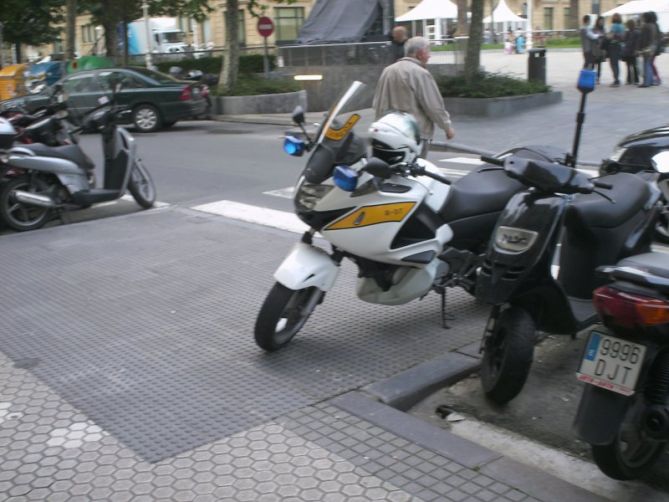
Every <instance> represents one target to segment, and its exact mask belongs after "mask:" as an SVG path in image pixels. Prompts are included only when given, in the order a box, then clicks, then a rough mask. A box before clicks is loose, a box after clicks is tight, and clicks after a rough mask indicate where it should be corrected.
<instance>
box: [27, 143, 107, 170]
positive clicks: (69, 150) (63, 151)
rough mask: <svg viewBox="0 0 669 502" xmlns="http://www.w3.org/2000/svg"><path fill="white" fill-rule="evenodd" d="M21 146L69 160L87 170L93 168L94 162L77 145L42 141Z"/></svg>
mask: <svg viewBox="0 0 669 502" xmlns="http://www.w3.org/2000/svg"><path fill="white" fill-rule="evenodd" d="M21 146H22V147H25V148H28V149H29V150H32V151H33V152H35V154H36V155H40V156H43V157H55V158H57V159H65V160H70V161H72V162H74V163H75V164H77V165H78V166H81V167H83V168H84V169H86V170H87V171H92V170H94V169H95V164H94V163H93V161H92V160H91V159H90V158H89V157H88V155H86V153H85V152H84V151H83V150H82V149H81V147H80V146H79V145H63V146H47V145H44V144H42V143H32V144H29V145H21Z"/></svg>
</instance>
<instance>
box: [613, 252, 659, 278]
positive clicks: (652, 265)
mask: <svg viewBox="0 0 669 502" xmlns="http://www.w3.org/2000/svg"><path fill="white" fill-rule="evenodd" d="M616 267H631V268H636V269H639V270H642V271H644V272H647V273H649V274H651V275H654V276H656V277H661V278H663V279H669V256H667V253H659V252H656V253H643V254H638V255H634V256H630V257H629V258H625V259H623V260H620V261H619V262H618V263H617V264H616Z"/></svg>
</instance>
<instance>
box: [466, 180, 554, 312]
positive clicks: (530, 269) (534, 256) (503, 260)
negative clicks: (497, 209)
mask: <svg viewBox="0 0 669 502" xmlns="http://www.w3.org/2000/svg"><path fill="white" fill-rule="evenodd" d="M565 207H566V200H565V199H563V198H561V197H554V196H552V197H546V196H544V195H540V194H537V193H535V192H530V191H526V192H521V193H518V194H516V195H514V196H513V197H512V198H511V200H510V201H509V202H508V204H507V205H506V207H505V208H504V211H503V212H502V214H501V215H500V217H499V219H498V220H497V224H496V226H495V230H494V231H493V235H492V238H491V241H490V244H489V245H488V250H487V252H486V257H485V260H484V263H483V266H482V268H481V271H480V273H479V275H478V278H477V281H476V297H477V298H478V299H479V300H481V301H484V302H486V303H489V304H492V305H499V304H502V303H506V302H507V301H508V300H509V298H511V297H512V296H513V295H514V294H515V293H516V289H517V287H518V285H520V284H527V282H528V276H529V274H537V275H538V276H539V277H538V278H537V280H536V281H534V282H536V283H537V284H539V283H541V282H542V279H543V278H544V277H545V278H550V277H551V274H550V264H551V260H550V259H549V258H550V257H545V256H544V255H545V253H546V251H547V246H552V247H554V246H555V245H556V242H555V241H556V240H557V239H558V238H559V235H558V233H559V232H558V229H559V225H560V222H561V220H562V217H563V215H564V210H565ZM516 231H520V232H516ZM514 232H516V233H514ZM518 235H521V236H525V237H523V238H526V240H525V241H522V240H520V238H519V237H518ZM551 255H552V253H551ZM542 258H543V259H544V262H545V263H542V264H541V266H540V267H539V266H537V265H538V264H539V263H540V261H541V260H542Z"/></svg>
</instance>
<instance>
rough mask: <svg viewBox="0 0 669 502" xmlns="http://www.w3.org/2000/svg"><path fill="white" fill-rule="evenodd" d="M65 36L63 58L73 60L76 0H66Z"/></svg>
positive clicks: (75, 33)
mask: <svg viewBox="0 0 669 502" xmlns="http://www.w3.org/2000/svg"><path fill="white" fill-rule="evenodd" d="M65 14H66V16H67V17H66V19H65V24H66V30H65V33H66V35H65V37H66V39H67V42H66V43H67V45H66V46H65V59H66V60H68V61H74V58H75V46H76V43H75V42H76V36H77V0H67V4H66V7H65Z"/></svg>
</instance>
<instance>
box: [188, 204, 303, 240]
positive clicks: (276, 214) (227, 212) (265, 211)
mask: <svg viewBox="0 0 669 502" xmlns="http://www.w3.org/2000/svg"><path fill="white" fill-rule="evenodd" d="M191 209H195V210H196V211H202V212H204V213H210V214H217V215H219V216H225V217H226V218H232V219H234V220H240V221H246V222H248V223H255V224H257V225H264V226H266V227H272V228H278V229H280V230H287V231H289V232H294V233H297V234H302V233H304V232H306V231H307V230H309V227H308V226H307V225H305V224H304V223H302V221H300V219H299V218H298V217H297V216H295V215H294V214H293V213H289V212H288V211H277V210H276V209H269V208H267V207H259V206H252V205H250V204H242V203H241V202H234V201H231V200H219V201H217V202H211V203H209V204H202V205H199V206H195V207H192V208H191Z"/></svg>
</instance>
